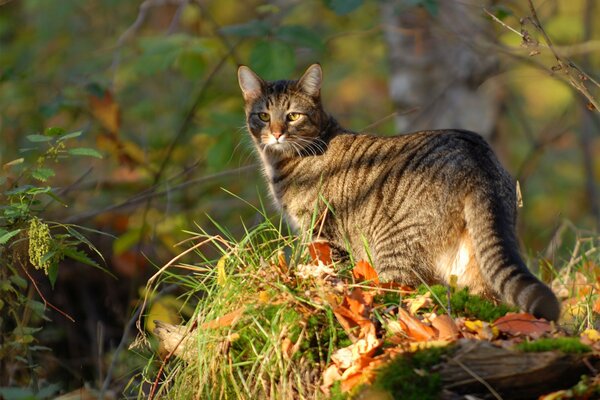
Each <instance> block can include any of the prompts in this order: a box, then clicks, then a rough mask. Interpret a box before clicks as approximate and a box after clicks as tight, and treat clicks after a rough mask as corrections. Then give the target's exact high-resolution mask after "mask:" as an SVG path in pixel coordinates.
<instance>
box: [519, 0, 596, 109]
mask: <svg viewBox="0 0 600 400" xmlns="http://www.w3.org/2000/svg"><path fill="white" fill-rule="evenodd" d="M528 2H529V11H530V12H531V17H532V18H533V20H530V21H531V22H532V23H533V26H534V27H535V28H536V29H537V30H538V31H539V32H540V33H541V34H542V36H543V37H544V40H545V41H546V44H547V45H548V48H549V49H550V51H551V52H552V54H553V55H554V58H556V61H557V62H558V67H560V69H562V70H563V71H564V72H565V73H566V74H567V76H568V78H569V82H570V83H571V85H572V86H573V87H574V88H575V89H577V90H578V91H579V92H580V93H581V94H583V95H584V96H585V97H586V98H587V99H588V100H589V102H590V103H591V104H592V105H593V106H594V108H595V110H596V111H597V112H600V103H598V101H597V100H596V99H595V98H594V97H593V96H592V94H591V93H590V92H589V90H588V88H587V87H586V86H585V85H584V84H583V81H590V82H592V83H594V84H595V85H596V86H599V87H600V85H599V84H598V82H596V81H595V80H594V79H592V78H591V77H590V76H589V75H588V74H586V73H585V72H583V71H582V70H581V69H579V68H578V67H577V66H576V65H575V64H574V63H573V62H572V61H571V60H568V59H563V58H562V57H561V56H560V55H559V54H558V53H557V52H556V49H555V48H554V45H553V44H552V40H551V39H550V36H548V34H547V33H546V31H545V30H544V28H543V27H542V23H541V22H540V20H539V18H538V16H537V12H536V10H535V7H534V6H533V2H532V0H528Z"/></svg>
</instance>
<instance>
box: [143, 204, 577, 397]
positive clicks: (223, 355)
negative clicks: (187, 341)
mask: <svg viewBox="0 0 600 400" xmlns="http://www.w3.org/2000/svg"><path fill="white" fill-rule="evenodd" d="M263 215H265V214H263ZM213 222H214V221H213ZM215 225H216V227H217V228H218V229H219V230H220V231H221V232H222V234H221V235H219V236H214V235H210V234H208V233H207V232H206V231H204V230H202V229H201V230H200V232H195V233H192V234H193V235H194V239H195V240H196V241H197V242H198V243H199V244H198V245H196V246H195V254H196V257H197V258H198V259H199V260H200V261H199V262H197V263H184V262H180V263H179V264H174V263H173V265H171V268H174V267H180V268H183V269H185V270H187V271H190V270H191V271H192V273H191V274H189V275H181V274H179V273H176V272H173V270H172V269H170V268H163V269H161V271H159V273H158V274H157V276H159V281H157V282H152V284H151V285H150V286H149V289H150V291H154V292H156V291H158V289H159V288H160V287H163V286H165V285H169V284H173V283H175V284H177V285H178V286H180V287H183V288H184V290H185V292H186V294H185V295H184V296H182V299H183V303H186V302H189V303H192V299H196V300H194V302H195V304H194V306H195V313H194V315H196V318H195V319H193V320H192V321H190V322H189V324H188V328H189V329H194V331H193V334H192V335H191V337H192V338H193V346H192V347H193V349H192V351H190V352H189V353H188V354H187V356H185V357H182V359H179V358H175V359H173V360H171V361H169V362H168V363H166V364H165V369H164V371H163V373H162V374H160V375H159V377H158V378H157V376H156V370H157V368H158V367H159V366H160V365H161V364H162V361H161V360H159V359H154V358H153V359H152V360H151V361H150V362H149V364H148V367H147V368H146V370H145V371H144V372H143V373H142V376H141V379H142V380H143V381H145V382H147V383H150V384H152V385H154V384H155V383H156V384H157V385H155V386H156V388H157V391H156V393H154V392H152V394H153V395H154V398H160V397H167V398H177V399H179V398H181V399H188V398H201V399H258V398H306V399H313V398H315V399H316V398H325V397H326V395H325V394H324V393H323V391H322V390H321V388H320V385H322V380H323V371H324V370H325V368H326V367H327V366H328V365H331V361H332V355H333V354H334V352H335V351H336V350H338V349H341V348H344V347H347V346H349V345H350V344H351V341H350V338H349V337H348V334H347V333H346V332H345V330H344V329H343V328H342V326H341V325H340V323H339V322H338V321H337V320H336V317H335V315H334V313H333V311H332V308H331V304H332V303H335V300H334V299H335V298H336V296H337V297H338V299H339V296H340V293H339V292H336V284H335V279H339V278H340V277H339V276H338V274H339V271H336V273H335V274H332V278H331V279H332V280H333V281H328V282H327V284H324V281H323V279H327V278H322V277H319V278H318V277H316V276H310V274H309V276H305V275H302V274H301V273H300V270H302V269H303V268H305V267H307V266H309V267H310V268H309V269H311V268H313V269H314V268H316V267H315V266H314V265H310V257H309V254H308V251H307V243H309V242H310V239H309V238H302V237H297V236H294V235H292V234H287V235H286V234H283V233H282V232H284V231H285V229H284V226H283V223H282V222H281V221H280V222H279V223H278V224H275V223H272V222H271V221H269V220H268V219H265V221H264V222H262V223H261V224H259V225H258V226H257V227H254V228H252V229H245V234H244V236H243V238H242V239H241V240H238V239H236V238H235V237H234V236H233V235H232V234H230V233H229V232H228V231H227V230H226V229H224V228H223V227H221V226H219V225H218V224H217V223H215ZM200 244H201V245H200ZM207 247H210V249H209V248H207ZM209 254H210V256H209ZM301 275H302V276H301ZM348 281H350V282H351V279H350V278H349V279H348ZM345 284H348V283H347V282H346V283H345ZM348 287H352V284H351V283H350V284H348ZM427 292H430V293H431V294H430V295H429V296H430V297H431V299H432V305H431V306H429V307H423V308H422V309H420V310H419V312H420V313H424V314H427V313H431V312H433V313H434V314H435V313H437V314H438V315H439V314H445V313H447V312H448V311H450V313H451V314H452V315H453V316H460V317H464V318H466V319H477V320H482V321H490V322H491V321H495V320H496V319H498V318H500V317H502V316H504V315H505V314H507V313H508V312H512V311H517V309H516V308H514V307H510V306H507V305H505V304H497V303H495V302H493V301H490V300H488V299H485V298H482V297H480V296H476V295H471V294H469V292H468V290H467V289H457V288H448V287H446V286H441V285H434V286H425V285H422V286H421V287H419V288H417V290H416V291H415V292H414V293H413V294H407V293H406V291H403V290H397V291H394V290H386V291H384V292H383V293H382V294H379V295H377V297H376V298H375V302H374V304H375V307H376V308H377V310H378V311H381V313H382V314H386V313H390V312H391V313H392V314H393V313H394V311H393V310H394V308H395V307H396V309H397V307H398V306H400V305H401V303H402V302H403V300H406V299H407V298H408V297H411V296H412V297H415V296H423V295H425V294H426V293H427ZM187 305H188V306H189V304H187ZM587 327H589V325H588V326H587ZM517 349H518V350H522V351H552V350H561V351H563V352H568V353H581V352H585V351H587V349H588V348H587V347H586V346H584V345H581V344H580V343H579V341H578V339H576V338H574V339H570V338H560V339H551V340H550V339H540V340H536V341H532V342H524V343H522V344H520V345H519V346H517ZM449 351H451V347H443V348H435V347H434V348H431V349H426V350H421V351H417V352H414V353H406V355H405V356H403V357H397V358H395V359H393V361H392V362H390V363H388V364H385V365H383V366H381V367H380V368H378V369H377V374H376V377H375V380H374V382H373V385H372V386H371V388H370V389H369V390H373V391H374V392H373V393H377V392H378V391H379V392H380V393H387V395H388V396H389V394H392V395H394V396H400V397H397V398H402V399H411V398H414V399H428V398H431V399H433V398H437V394H438V393H439V391H440V389H441V378H440V377H439V375H437V374H436V373H435V371H432V367H433V366H435V365H437V364H439V363H440V362H442V360H443V357H444V355H447V354H448V352H449ZM184 360H185V361H184ZM141 388H142V385H140V390H139V392H138V398H147V397H148V390H147V389H145V390H142V389H141ZM363 389H364V388H363ZM363 389H361V390H363ZM153 390H154V389H153ZM361 390H359V391H358V393H359V396H360V393H365V392H362V391H361ZM330 396H331V398H335V399H342V398H348V395H347V394H344V393H342V392H341V387H340V383H339V381H338V383H337V384H335V385H334V386H332V387H331V392H330Z"/></svg>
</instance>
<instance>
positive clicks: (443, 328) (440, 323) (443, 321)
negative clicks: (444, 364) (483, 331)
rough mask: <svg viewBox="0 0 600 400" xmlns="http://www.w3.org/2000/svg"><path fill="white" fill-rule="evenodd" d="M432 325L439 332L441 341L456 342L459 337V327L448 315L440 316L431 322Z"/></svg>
mask: <svg viewBox="0 0 600 400" xmlns="http://www.w3.org/2000/svg"><path fill="white" fill-rule="evenodd" d="M431 325H433V327H434V328H435V329H437V330H438V339H439V340H449V341H452V340H456V339H457V338H458V335H459V331H458V326H456V322H454V320H453V319H452V318H450V317H449V316H448V315H446V314H444V315H440V316H438V317H437V318H435V319H434V320H432V321H431Z"/></svg>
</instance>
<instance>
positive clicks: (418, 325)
mask: <svg viewBox="0 0 600 400" xmlns="http://www.w3.org/2000/svg"><path fill="white" fill-rule="evenodd" d="M398 321H399V322H400V323H401V324H402V325H403V326H402V328H403V330H404V332H405V333H406V335H407V336H409V337H410V338H412V340H414V341H417V342H422V341H423V342H424V341H428V340H431V339H433V338H435V337H436V336H437V332H436V330H435V329H434V328H432V327H430V326H427V325H425V324H423V323H422V322H421V321H420V320H419V319H418V318H415V317H413V316H412V315H410V314H409V313H408V312H407V311H406V310H404V309H403V308H399V309H398Z"/></svg>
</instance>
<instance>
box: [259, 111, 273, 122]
mask: <svg viewBox="0 0 600 400" xmlns="http://www.w3.org/2000/svg"><path fill="white" fill-rule="evenodd" d="M258 118H260V120H261V121H264V122H269V120H270V119H271V117H270V116H269V114H268V113H266V112H261V113H258Z"/></svg>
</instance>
